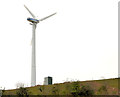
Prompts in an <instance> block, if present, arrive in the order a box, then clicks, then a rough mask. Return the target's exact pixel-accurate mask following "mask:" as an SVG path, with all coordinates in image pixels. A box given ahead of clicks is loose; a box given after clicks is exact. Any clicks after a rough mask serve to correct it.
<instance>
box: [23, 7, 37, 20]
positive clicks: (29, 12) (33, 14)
mask: <svg viewBox="0 0 120 97" xmlns="http://www.w3.org/2000/svg"><path fill="white" fill-rule="evenodd" d="M24 7H25V8H26V9H27V10H28V12H29V13H30V14H31V15H32V17H33V18H35V15H34V14H33V13H32V12H31V11H30V10H29V9H28V8H27V6H25V5H24Z"/></svg>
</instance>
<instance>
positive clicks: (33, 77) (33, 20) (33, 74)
mask: <svg viewBox="0 0 120 97" xmlns="http://www.w3.org/2000/svg"><path fill="white" fill-rule="evenodd" d="M24 7H25V8H26V9H27V11H28V12H29V13H30V14H31V16H32V17H33V18H27V20H28V21H29V22H31V25H32V63H31V86H35V85H36V48H35V47H36V45H35V44H36V41H35V30H36V27H37V24H38V23H39V22H40V21H43V20H45V19H47V18H49V17H51V16H53V15H55V14H56V13H53V14H51V15H49V16H46V17H44V18H41V19H36V17H35V15H34V14H33V13H32V12H31V11H30V10H29V9H28V8H27V7H26V6H25V5H24Z"/></svg>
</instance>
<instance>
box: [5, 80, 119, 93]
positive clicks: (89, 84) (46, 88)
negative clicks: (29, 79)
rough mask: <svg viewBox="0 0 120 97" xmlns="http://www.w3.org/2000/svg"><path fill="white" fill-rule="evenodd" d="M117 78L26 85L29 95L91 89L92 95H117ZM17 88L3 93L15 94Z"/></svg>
mask: <svg viewBox="0 0 120 97" xmlns="http://www.w3.org/2000/svg"><path fill="white" fill-rule="evenodd" d="M118 80H120V79H118V78H113V79H104V80H93V81H77V82H65V83H59V84H53V85H37V86H35V87H26V88H25V89H26V90H27V93H28V94H29V95H72V93H76V92H80V91H85V90H91V91H92V92H93V93H94V95H117V94H118ZM16 92H19V89H14V90H5V91H4V92H3V95H16Z"/></svg>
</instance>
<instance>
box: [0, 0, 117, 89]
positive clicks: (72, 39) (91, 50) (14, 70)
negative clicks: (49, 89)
mask: <svg viewBox="0 0 120 97" xmlns="http://www.w3.org/2000/svg"><path fill="white" fill-rule="evenodd" d="M24 4H25V5H26V6H27V7H28V8H29V9H30V10H31V11H32V12H33V13H34V14H35V15H36V16H37V18H38V19H40V18H43V17H44V16H47V15H50V14H52V13H54V12H57V14H56V15H54V16H53V17H50V18H49V19H46V20H45V21H42V22H40V23H39V24H38V25H37V29H36V67H37V79H36V80H37V84H41V85H42V84H43V81H44V77H47V76H52V77H53V82H54V83H62V82H64V81H66V80H80V81H84V80H92V79H94V80H95V79H101V78H103V77H104V78H115V77H117V76H118V30H117V29H118V28H117V27H118V25H117V24H118V23H117V22H118V0H2V1H1V2H0V86H1V87H5V88H6V89H12V88H16V83H18V82H22V83H25V85H26V86H30V81H31V38H32V26H31V25H30V24H29V22H28V21H27V18H28V17H31V15H30V14H29V13H28V11H27V10H26V9H25V8H24V6H23V5H24Z"/></svg>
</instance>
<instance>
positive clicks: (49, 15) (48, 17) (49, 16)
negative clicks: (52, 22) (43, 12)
mask: <svg viewBox="0 0 120 97" xmlns="http://www.w3.org/2000/svg"><path fill="white" fill-rule="evenodd" d="M55 14H56V13H53V14H51V15H49V16H47V17H44V18H42V19H40V20H39V21H43V20H45V19H47V18H49V17H51V16H53V15H55Z"/></svg>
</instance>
